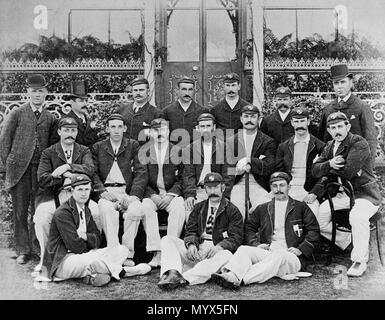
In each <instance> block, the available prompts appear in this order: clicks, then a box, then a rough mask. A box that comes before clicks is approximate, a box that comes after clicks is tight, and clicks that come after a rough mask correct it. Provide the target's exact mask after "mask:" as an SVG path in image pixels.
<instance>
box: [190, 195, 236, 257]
mask: <svg viewBox="0 0 385 320" xmlns="http://www.w3.org/2000/svg"><path fill="white" fill-rule="evenodd" d="M208 205H209V200H205V201H202V202H199V203H198V204H196V205H195V206H194V209H193V211H192V212H191V214H190V216H189V219H188V222H187V224H186V233H185V237H184V242H185V245H186V247H188V246H189V244H194V245H196V246H197V247H198V246H199V244H200V243H202V242H203V241H204V239H202V234H203V232H204V230H205V228H206V221H207V210H208ZM212 236H213V243H214V245H220V246H221V247H222V248H223V249H225V250H229V251H231V252H233V253H234V252H235V251H236V250H237V248H238V247H239V246H240V245H241V244H242V240H243V218H242V215H241V213H240V212H239V209H238V208H237V207H236V206H235V205H234V204H232V203H231V202H230V201H229V200H227V199H226V198H225V197H223V198H222V200H221V203H220V205H219V207H218V211H217V213H216V215H215V219H214V225H213V233H212Z"/></svg>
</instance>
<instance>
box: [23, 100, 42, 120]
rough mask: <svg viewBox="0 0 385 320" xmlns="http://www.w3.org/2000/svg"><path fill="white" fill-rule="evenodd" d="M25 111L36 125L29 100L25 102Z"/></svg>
mask: <svg viewBox="0 0 385 320" xmlns="http://www.w3.org/2000/svg"><path fill="white" fill-rule="evenodd" d="M25 111H26V114H27V117H28V118H29V119H30V120H31V121H32V122H33V123H34V124H35V125H36V124H37V119H36V116H35V114H34V113H33V111H32V106H31V103H30V102H28V103H27V105H26V108H25ZM40 118H41V115H40Z"/></svg>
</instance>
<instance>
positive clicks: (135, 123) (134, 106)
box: [118, 78, 163, 144]
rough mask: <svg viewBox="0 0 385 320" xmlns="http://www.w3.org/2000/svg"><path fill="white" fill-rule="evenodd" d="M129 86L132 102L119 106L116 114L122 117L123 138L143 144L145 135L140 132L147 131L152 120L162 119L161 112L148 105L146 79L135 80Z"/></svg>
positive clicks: (148, 92)
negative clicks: (124, 130) (124, 127)
mask: <svg viewBox="0 0 385 320" xmlns="http://www.w3.org/2000/svg"><path fill="white" fill-rule="evenodd" d="M131 86H132V97H133V99H134V102H133V103H129V104H123V105H121V106H120V108H119V110H118V113H120V114H121V115H122V116H123V119H124V122H125V125H126V127H127V130H126V132H125V133H124V136H125V137H126V138H129V139H134V140H138V141H139V143H140V144H144V142H146V140H147V134H146V132H145V131H142V130H143V129H144V130H148V128H149V127H150V123H151V121H152V120H154V119H157V118H163V112H162V111H161V110H160V109H158V108H156V107H154V106H153V105H151V104H150V103H149V100H150V96H149V95H150V85H149V84H148V81H147V79H145V78H136V79H134V80H133V81H132V83H131Z"/></svg>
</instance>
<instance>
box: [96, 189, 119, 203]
mask: <svg viewBox="0 0 385 320" xmlns="http://www.w3.org/2000/svg"><path fill="white" fill-rule="evenodd" d="M100 198H102V199H104V200H108V201H111V202H116V201H118V198H117V197H115V195H114V194H113V193H111V192H108V191H104V192H103V193H102V194H101V195H100Z"/></svg>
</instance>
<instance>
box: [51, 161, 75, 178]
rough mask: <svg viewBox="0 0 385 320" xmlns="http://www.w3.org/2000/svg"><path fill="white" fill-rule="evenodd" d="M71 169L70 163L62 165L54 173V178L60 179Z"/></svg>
mask: <svg viewBox="0 0 385 320" xmlns="http://www.w3.org/2000/svg"><path fill="white" fill-rule="evenodd" d="M70 169H71V167H70V165H69V164H68V163H66V164H63V165H61V166H60V167H57V168H56V169H55V170H54V171H53V172H52V173H51V175H52V177H54V178H60V177H61V176H62V175H63V173H64V172H66V171H68V170H70Z"/></svg>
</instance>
